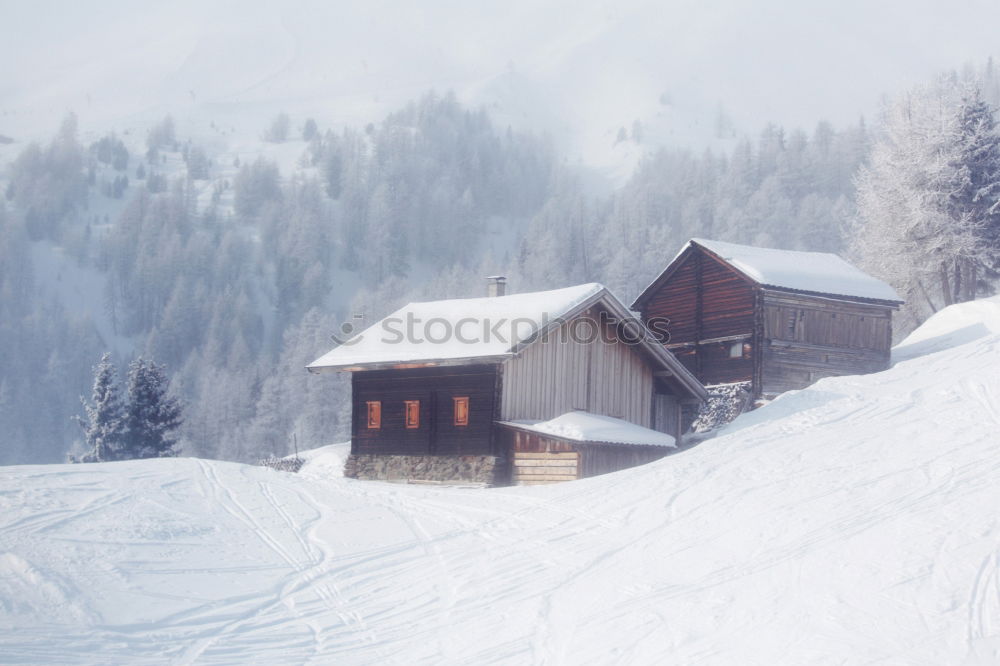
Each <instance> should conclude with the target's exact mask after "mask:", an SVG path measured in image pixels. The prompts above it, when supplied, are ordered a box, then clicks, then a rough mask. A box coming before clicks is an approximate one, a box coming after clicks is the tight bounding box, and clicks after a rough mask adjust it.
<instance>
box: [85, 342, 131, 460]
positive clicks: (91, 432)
mask: <svg viewBox="0 0 1000 666" xmlns="http://www.w3.org/2000/svg"><path fill="white" fill-rule="evenodd" d="M115 374H116V373H115V366H114V365H113V364H112V363H111V354H110V353H109V352H105V353H104V355H103V356H101V362H100V363H98V364H97V365H96V366H95V367H94V390H93V393H92V394H91V397H90V402H89V403H87V401H86V400H83V399H82V398H81V401H82V402H83V408H84V411H85V413H86V415H87V416H86V418H85V419H83V418H77V421H78V422H79V423H80V425H81V426H82V427H83V430H84V436H85V439H86V444H87V448H88V449H89V450H88V452H87V453H86V455H84V456H83V458H82V461H83V462H108V461H110V460H119V459H120V458H121V455H122V453H123V447H124V446H125V410H124V407H123V405H122V401H121V397H120V396H119V394H118V385H117V384H118V383H117V381H116V377H115Z"/></svg>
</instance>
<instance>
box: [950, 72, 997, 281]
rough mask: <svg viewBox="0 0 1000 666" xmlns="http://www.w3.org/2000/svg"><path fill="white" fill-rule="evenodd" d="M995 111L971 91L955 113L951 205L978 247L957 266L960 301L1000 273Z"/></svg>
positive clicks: (951, 208) (975, 89)
mask: <svg viewBox="0 0 1000 666" xmlns="http://www.w3.org/2000/svg"><path fill="white" fill-rule="evenodd" d="M994 112H995V110H994V108H993V107H992V106H990V105H989V104H987V103H986V102H985V101H984V100H983V97H982V93H981V92H980V90H979V87H978V86H973V87H972V89H971V90H970V91H968V92H967V93H966V94H965V95H964V96H963V98H962V101H961V104H960V107H959V110H958V114H957V115H958V127H957V130H958V136H957V137H956V140H957V143H958V147H957V156H956V160H955V162H954V164H953V165H952V166H953V167H954V168H955V170H956V182H955V187H954V189H953V190H952V192H951V195H950V199H949V205H950V211H951V215H952V217H953V218H954V219H961V220H965V221H967V223H968V224H969V225H970V226H971V228H972V233H973V234H974V235H975V237H976V240H977V243H976V247H975V248H974V254H973V256H972V257H968V258H963V259H962V260H961V261H959V262H957V263H956V265H955V271H954V281H953V283H952V285H951V286H952V291H953V294H954V300H956V301H958V300H970V299H973V298H975V297H976V287H977V282H978V274H979V271H980V270H985V271H986V272H987V273H988V274H991V276H994V277H995V276H996V274H997V272H998V271H1000V134H998V133H997V126H996V119H995V118H994Z"/></svg>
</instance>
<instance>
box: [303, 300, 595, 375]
mask: <svg viewBox="0 0 1000 666" xmlns="http://www.w3.org/2000/svg"><path fill="white" fill-rule="evenodd" d="M602 292H607V289H606V287H605V286H604V285H603V284H600V283H599V282H588V283H585V284H580V285H575V286H572V287H563V288H560V289H549V290H545V291H534V292H523V293H515V294H507V295H504V296H482V297H476V298H453V299H443V300H436V301H414V302H411V303H407V304H406V305H404V306H403V307H401V308H399V309H398V310H396V311H395V312H393V313H392V314H390V315H388V316H387V317H384V318H382V319H380V320H379V321H377V322H375V323H374V324H372V325H371V326H369V327H368V328H366V329H365V330H364V331H362V332H361V333H360V334H358V335H356V336H354V337H353V338H351V339H350V340H347V341H346V342H345V343H344V344H341V345H340V346H338V347H335V348H334V349H332V350H330V351H329V352H327V353H326V354H324V355H323V356H321V357H320V358H318V359H316V360H315V361H313V362H312V363H310V364H309V365H308V366H307V367H308V368H312V369H316V368H335V367H347V366H354V365H366V364H367V365H371V364H386V363H388V364H393V363H395V364H402V363H419V362H426V361H429V360H431V359H434V360H452V361H457V360H460V359H474V358H496V357H503V356H512V355H513V354H514V352H515V350H516V348H517V347H518V346H519V345H520V344H522V343H524V342H526V341H527V340H529V339H531V337H532V336H533V335H535V334H536V333H537V332H539V331H540V330H542V329H543V328H544V327H546V326H548V325H551V324H552V322H554V321H557V320H559V319H561V318H563V317H565V316H566V315H567V314H569V313H571V312H573V311H575V310H576V309H577V308H578V307H579V306H580V305H581V304H583V303H585V302H587V301H589V300H590V299H592V298H594V297H596V296H598V295H600V294H601V293H602ZM607 293H609V294H610V292H607ZM411 321H412V322H415V326H416V328H413V327H412V326H411V324H410V322H411ZM501 321H502V322H504V325H503V326H501V327H500V328H499V329H497V328H495V327H494V325H495V324H497V322H501ZM421 324H422V326H421ZM390 325H391V327H390ZM487 329H488V330H487ZM459 331H461V334H462V335H461V336H459V335H457V334H458V333H459ZM496 331H499V333H500V336H496V335H495V332H496ZM410 333H413V335H410Z"/></svg>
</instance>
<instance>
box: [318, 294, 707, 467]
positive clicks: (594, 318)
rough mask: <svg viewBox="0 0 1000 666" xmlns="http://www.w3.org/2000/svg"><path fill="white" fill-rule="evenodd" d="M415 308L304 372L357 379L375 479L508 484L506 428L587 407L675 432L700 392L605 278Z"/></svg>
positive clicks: (356, 431) (354, 444) (358, 438)
mask: <svg viewBox="0 0 1000 666" xmlns="http://www.w3.org/2000/svg"><path fill="white" fill-rule="evenodd" d="M499 284H500V287H499V288H498V282H497V281H495V282H494V284H493V286H492V291H491V294H492V295H490V296H487V297H485V298H468V299H452V300H443V301H430V302H421V303H410V304H408V305H406V306H404V307H403V308H400V309H399V310H397V311H396V312H394V313H393V314H391V315H389V316H388V317H386V318H385V319H383V320H381V321H379V322H377V323H376V324H374V325H373V326H371V327H370V328H368V329H367V330H366V331H364V332H363V333H361V334H360V335H358V336H356V337H355V338H353V339H351V340H348V341H347V342H346V343H345V344H343V345H341V346H339V347H337V348H335V349H333V350H332V351H330V352H328V353H327V354H325V355H323V356H322V357H320V358H318V359H317V360H316V361H314V362H313V363H311V364H310V365H309V366H308V369H309V371H310V372H331V371H340V372H350V373H351V375H352V412H353V417H352V433H351V434H352V437H351V456H350V458H349V460H348V463H347V468H346V470H345V473H346V474H347V475H348V476H354V477H356V478H368V479H398V480H420V481H461V482H472V483H488V484H494V483H506V482H507V481H508V480H509V474H510V465H509V461H510V457H511V451H510V449H509V446H508V444H509V440H508V439H506V438H504V437H503V436H502V431H503V427H502V426H500V425H499V424H498V423H499V422H501V421H503V422H519V421H536V422H538V421H545V420H549V419H553V418H555V417H557V416H560V415H562V414H565V413H567V412H572V411H576V410H582V411H586V412H590V413H592V414H597V415H602V416H610V417H614V418H616V419H621V420H622V421H627V422H629V423H634V424H636V425H639V426H643V427H644V428H657V429H659V430H662V431H664V432H666V433H669V434H671V435H672V436H674V437H676V438H679V437H680V434H681V432H682V429H683V427H684V425H685V419H684V418H683V416H682V414H683V411H684V410H685V407H686V406H688V405H690V406H694V405H697V404H699V403H701V402H702V401H703V400H705V399H706V398H707V393H706V391H705V389H704V387H703V386H702V385H701V383H700V382H698V380H697V379H695V377H694V376H693V375H692V374H691V373H690V372H689V371H688V370H687V369H685V368H684V366H683V365H681V363H680V362H678V360H677V359H676V358H675V357H674V356H673V354H671V353H670V351H669V350H667V349H665V348H664V347H663V345H662V344H660V342H659V341H657V340H656V339H655V338H653V336H652V334H651V333H650V331H648V330H647V329H646V328H645V327H644V326H643V324H642V322H641V321H639V319H638V318H637V317H635V316H634V315H633V314H632V313H631V312H629V310H628V308H626V307H625V305H623V304H622V302H621V301H620V300H618V298H616V297H615V296H614V295H613V294H612V293H611V292H610V291H608V289H606V288H605V287H604V286H603V285H600V284H596V283H591V284H584V285H577V286H574V287H567V288H565V289H555V290H550V291H543V292H532V293H523V294H512V295H505V294H503V291H502V283H499Z"/></svg>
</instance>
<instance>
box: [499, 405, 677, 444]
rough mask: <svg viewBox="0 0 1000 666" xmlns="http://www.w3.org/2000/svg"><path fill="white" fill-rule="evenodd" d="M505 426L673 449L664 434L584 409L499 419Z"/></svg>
mask: <svg viewBox="0 0 1000 666" xmlns="http://www.w3.org/2000/svg"><path fill="white" fill-rule="evenodd" d="M502 423H506V424H508V425H511V426H514V427H516V428H520V429H523V430H530V431H532V432H537V433H539V434H542V435H551V436H553V437H558V438H560V439H568V440H572V441H575V442H602V443H607V444H625V445H635V446H663V447H667V448H676V446H677V442H676V441H675V440H674V438H673V437H672V436H670V435H668V434H666V433H662V432H658V431H656V430H651V429H650V428H646V427H644V426H641V425H637V424H635V423H632V422H630V421H625V420H622V419H619V418H615V417H613V416H604V415H602V414H594V413H592V412H587V411H584V410H574V411H571V412H566V413H565V414H561V415H559V416H557V417H555V418H553V419H549V420H548V421H528V420H515V421H503V422H502Z"/></svg>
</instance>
